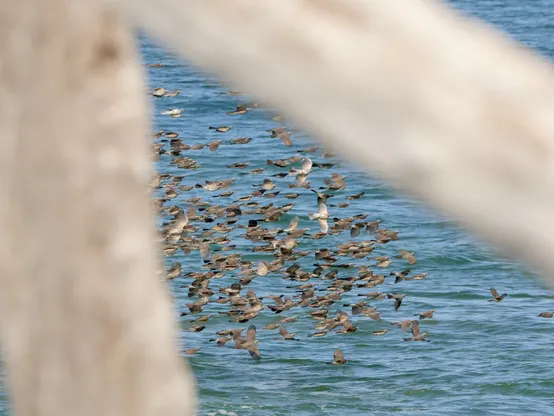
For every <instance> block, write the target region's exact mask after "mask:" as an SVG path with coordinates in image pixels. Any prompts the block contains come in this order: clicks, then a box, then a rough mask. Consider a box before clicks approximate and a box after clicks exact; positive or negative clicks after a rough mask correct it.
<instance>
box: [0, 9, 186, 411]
mask: <svg viewBox="0 0 554 416" xmlns="http://www.w3.org/2000/svg"><path fill="white" fill-rule="evenodd" d="M100 6H101V4H100V3H99V2H98V1H69V0H51V1H39V0H19V1H11V0H4V1H2V2H0V57H1V59H2V62H1V66H0V94H1V96H2V99H3V105H2V106H1V107H0V137H1V139H2V152H0V192H1V195H2V198H1V199H0V200H1V202H0V228H1V229H2V238H1V239H0V244H1V245H0V256H1V258H0V279H1V280H0V285H1V286H0V308H1V313H0V315H1V320H2V321H1V323H2V325H1V331H2V332H1V334H2V343H3V344H2V346H3V348H4V351H5V355H4V357H5V360H6V364H7V371H8V376H9V391H10V393H11V396H12V401H13V407H14V413H15V414H17V415H19V416H30V415H41V416H43V415H44V416H61V415H71V416H76V415H83V416H84V415H90V416H93V415H94V416H98V415H104V416H123V415H128V416H139V415H144V416H147V415H148V416H150V415H174V416H177V415H178V416H183V415H191V414H193V413H194V400H193V399H194V390H193V388H194V386H193V384H192V379H191V377H190V374H189V373H188V371H185V370H184V368H183V367H184V365H183V362H182V361H183V360H182V359H180V358H179V356H178V354H177V349H176V345H175V334H176V328H175V326H174V324H173V316H172V313H171V309H170V302H169V297H168V294H167V293H166V288H165V283H164V282H160V281H159V278H158V277H157V276H156V270H158V259H157V258H156V250H155V247H154V243H153V242H154V220H153V214H152V211H151V209H150V204H149V195H148V192H147V189H148V185H147V184H148V181H149V180H150V177H151V162H150V157H149V144H148V142H147V140H148V139H147V137H148V135H147V132H148V129H149V126H148V119H149V117H148V115H147V111H146V105H145V98H144V94H143V89H144V87H143V85H144V84H143V77H142V75H143V74H142V73H141V71H140V66H139V64H138V59H137V55H136V51H135V42H134V39H133V33H132V31H131V30H130V29H129V28H128V27H126V26H125V25H124V24H123V23H122V22H121V20H120V18H119V16H118V15H117V14H116V13H114V12H113V11H107V10H106V9H105V8H101V7H100ZM185 376H186V377H185Z"/></svg>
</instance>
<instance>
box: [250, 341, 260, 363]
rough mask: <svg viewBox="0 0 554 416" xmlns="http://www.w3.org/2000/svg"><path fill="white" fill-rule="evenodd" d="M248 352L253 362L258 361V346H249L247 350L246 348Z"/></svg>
mask: <svg viewBox="0 0 554 416" xmlns="http://www.w3.org/2000/svg"><path fill="white" fill-rule="evenodd" d="M247 350H248V352H249V353H250V356H251V357H252V358H253V359H255V360H259V359H260V350H259V349H258V346H257V345H255V344H254V345H249V346H248V348H247Z"/></svg>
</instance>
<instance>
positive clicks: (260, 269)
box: [256, 261, 269, 275]
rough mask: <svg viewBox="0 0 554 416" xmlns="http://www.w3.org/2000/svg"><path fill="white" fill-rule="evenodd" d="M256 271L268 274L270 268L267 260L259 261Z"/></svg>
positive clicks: (260, 273)
mask: <svg viewBox="0 0 554 416" xmlns="http://www.w3.org/2000/svg"><path fill="white" fill-rule="evenodd" d="M256 272H257V273H258V274H259V275H263V274H267V273H268V272H269V269H268V267H267V264H266V263H265V261H260V262H259V263H258V269H257V270H256Z"/></svg>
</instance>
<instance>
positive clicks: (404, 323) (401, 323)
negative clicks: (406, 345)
mask: <svg viewBox="0 0 554 416" xmlns="http://www.w3.org/2000/svg"><path fill="white" fill-rule="evenodd" d="M392 325H394V326H397V327H398V328H400V329H401V330H402V331H404V332H408V331H409V330H410V326H411V325H412V321H411V320H409V319H407V320H405V321H399V322H393V323H392Z"/></svg>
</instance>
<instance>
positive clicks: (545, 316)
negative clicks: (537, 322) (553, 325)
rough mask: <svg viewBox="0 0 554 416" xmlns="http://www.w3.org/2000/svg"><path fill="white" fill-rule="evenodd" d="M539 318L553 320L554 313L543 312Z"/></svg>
mask: <svg viewBox="0 0 554 416" xmlns="http://www.w3.org/2000/svg"><path fill="white" fill-rule="evenodd" d="M539 316H540V317H541V318H552V316H554V312H541V313H539Z"/></svg>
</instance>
